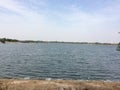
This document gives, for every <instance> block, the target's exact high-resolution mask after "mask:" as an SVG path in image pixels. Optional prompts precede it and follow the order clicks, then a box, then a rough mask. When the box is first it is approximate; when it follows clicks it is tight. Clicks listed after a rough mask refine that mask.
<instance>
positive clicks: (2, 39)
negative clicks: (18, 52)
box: [0, 38, 19, 43]
mask: <svg viewBox="0 0 120 90" xmlns="http://www.w3.org/2000/svg"><path fill="white" fill-rule="evenodd" d="M18 41H19V40H16V39H9V38H0V42H1V43H6V42H18Z"/></svg>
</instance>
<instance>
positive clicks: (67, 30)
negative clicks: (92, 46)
mask: <svg viewBox="0 0 120 90" xmlns="http://www.w3.org/2000/svg"><path fill="white" fill-rule="evenodd" d="M118 32H120V0H0V37H6V38H15V39H19V40H44V41H68V42H69V41H70V42H72V41H73V42H103V43H104V42H106V43H118V42H119V41H120V34H118Z"/></svg>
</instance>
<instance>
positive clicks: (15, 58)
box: [0, 43, 120, 81]
mask: <svg viewBox="0 0 120 90" xmlns="http://www.w3.org/2000/svg"><path fill="white" fill-rule="evenodd" d="M28 77H29V78H31V79H45V78H53V79H77V80H78V79H82V80H112V81H120V52H118V51H116V46H115V45H87V44H86V45H85V44H64V43H39V44H38V43H37V44H36V43H28V44H27V43H23V44H22V43H12V44H0V78H28Z"/></svg>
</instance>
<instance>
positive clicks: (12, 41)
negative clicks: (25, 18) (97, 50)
mask: <svg viewBox="0 0 120 90" xmlns="http://www.w3.org/2000/svg"><path fill="white" fill-rule="evenodd" d="M0 43H3V44H5V43H65V44H89V45H118V43H101V42H64V41H35V40H17V39H8V38H0Z"/></svg>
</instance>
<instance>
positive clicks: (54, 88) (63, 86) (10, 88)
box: [0, 79, 120, 90]
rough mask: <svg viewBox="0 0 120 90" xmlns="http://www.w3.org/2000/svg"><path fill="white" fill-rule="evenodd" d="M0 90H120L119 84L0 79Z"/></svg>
mask: <svg viewBox="0 0 120 90" xmlns="http://www.w3.org/2000/svg"><path fill="white" fill-rule="evenodd" d="M0 90H120V82H104V81H78V80H16V79H1V80H0Z"/></svg>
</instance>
